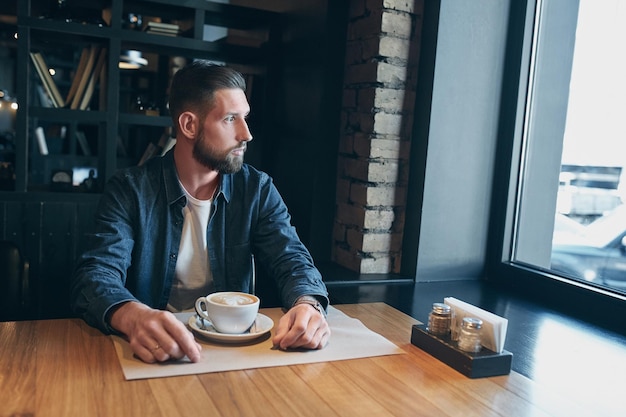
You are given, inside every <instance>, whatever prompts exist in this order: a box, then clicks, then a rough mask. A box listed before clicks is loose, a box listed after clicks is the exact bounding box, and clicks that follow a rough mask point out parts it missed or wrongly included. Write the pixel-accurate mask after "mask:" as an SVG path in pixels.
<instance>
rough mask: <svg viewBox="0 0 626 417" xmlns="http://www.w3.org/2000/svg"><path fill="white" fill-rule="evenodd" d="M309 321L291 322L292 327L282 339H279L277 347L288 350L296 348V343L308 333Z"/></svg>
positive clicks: (298, 320) (296, 320)
mask: <svg viewBox="0 0 626 417" xmlns="http://www.w3.org/2000/svg"><path fill="white" fill-rule="evenodd" d="M307 325H308V320H307V321H304V320H302V319H295V320H293V321H291V322H290V326H289V328H288V329H287V331H286V332H284V334H283V335H282V337H278V343H277V346H279V347H280V348H281V349H287V348H289V347H298V346H294V343H295V342H296V341H297V340H299V339H300V338H301V337H302V336H303V335H305V334H306V332H307Z"/></svg>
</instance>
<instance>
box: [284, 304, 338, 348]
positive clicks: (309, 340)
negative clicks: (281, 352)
mask: <svg viewBox="0 0 626 417" xmlns="http://www.w3.org/2000/svg"><path fill="white" fill-rule="evenodd" d="M329 338H330V327H329V326H328V322H327V321H326V317H324V316H323V315H322V314H321V313H320V312H319V311H317V310H316V309H315V308H314V307H313V306H312V305H310V304H306V303H303V304H296V305H295V306H293V307H292V308H291V309H289V311H287V313H285V315H284V316H283V317H281V318H280V320H279V321H278V326H276V333H275V334H274V338H273V339H272V341H273V343H274V346H276V347H279V348H280V349H295V348H304V349H322V348H323V347H324V346H326V343H328V339H329Z"/></svg>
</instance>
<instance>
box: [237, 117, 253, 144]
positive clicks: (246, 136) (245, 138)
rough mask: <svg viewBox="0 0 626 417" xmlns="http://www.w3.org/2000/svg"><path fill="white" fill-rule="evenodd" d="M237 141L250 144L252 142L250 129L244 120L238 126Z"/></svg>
mask: <svg viewBox="0 0 626 417" xmlns="http://www.w3.org/2000/svg"><path fill="white" fill-rule="evenodd" d="M237 139H238V140H239V141H241V142H250V141H251V140H252V133H250V127H249V126H248V122H246V121H245V120H242V121H241V123H240V125H239V131H238V134H237Z"/></svg>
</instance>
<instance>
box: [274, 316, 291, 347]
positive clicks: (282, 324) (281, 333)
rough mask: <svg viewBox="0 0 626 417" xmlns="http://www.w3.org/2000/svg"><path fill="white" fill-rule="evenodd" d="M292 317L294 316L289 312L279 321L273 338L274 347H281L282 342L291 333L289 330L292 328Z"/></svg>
mask: <svg viewBox="0 0 626 417" xmlns="http://www.w3.org/2000/svg"><path fill="white" fill-rule="evenodd" d="M291 317H292V315H291V314H290V313H289V312H287V313H286V314H285V315H284V316H282V317H281V318H280V319H279V320H278V325H277V326H276V331H275V332H274V337H273V338H272V343H273V344H274V346H276V347H280V343H281V341H282V340H283V338H284V337H285V335H287V333H288V332H289V328H290V327H291Z"/></svg>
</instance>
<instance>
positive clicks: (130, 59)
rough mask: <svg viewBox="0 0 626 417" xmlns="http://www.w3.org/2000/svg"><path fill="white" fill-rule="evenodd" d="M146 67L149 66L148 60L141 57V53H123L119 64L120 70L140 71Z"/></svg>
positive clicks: (131, 51)
mask: <svg viewBox="0 0 626 417" xmlns="http://www.w3.org/2000/svg"><path fill="white" fill-rule="evenodd" d="M144 65H148V60H147V59H146V58H144V57H142V56H141V52H140V51H135V50H128V51H122V54H121V55H120V62H119V68H120V69H139V68H141V67H143V66H144Z"/></svg>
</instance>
